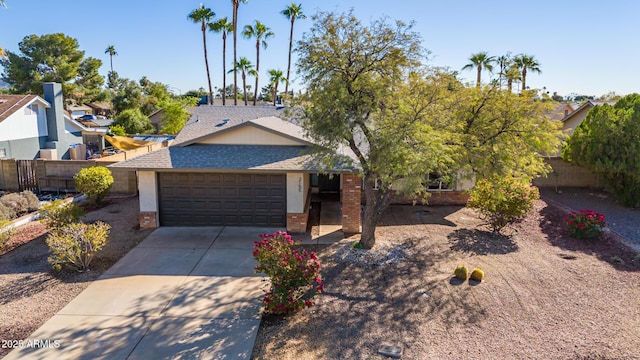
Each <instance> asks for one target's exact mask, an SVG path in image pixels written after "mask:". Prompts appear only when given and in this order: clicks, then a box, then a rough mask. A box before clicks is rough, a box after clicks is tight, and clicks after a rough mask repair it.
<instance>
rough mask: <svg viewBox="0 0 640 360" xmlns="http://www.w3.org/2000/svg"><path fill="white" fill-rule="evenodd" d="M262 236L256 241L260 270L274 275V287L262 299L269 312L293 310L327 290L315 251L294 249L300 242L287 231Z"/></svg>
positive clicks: (305, 304) (305, 305) (271, 276)
mask: <svg viewBox="0 0 640 360" xmlns="http://www.w3.org/2000/svg"><path fill="white" fill-rule="evenodd" d="M260 237H261V238H262V240H260V241H256V242H255V244H254V245H253V257H255V259H256V260H257V261H258V263H259V264H258V265H256V272H260V273H264V274H267V276H269V278H270V279H271V289H269V291H267V292H266V293H265V297H264V298H263V299H262V302H263V303H264V308H265V312H267V313H272V314H291V313H294V312H296V311H298V310H301V309H303V308H305V307H308V306H311V305H313V301H312V300H313V298H314V297H315V296H316V295H318V294H319V293H321V292H322V291H323V290H324V284H323V283H322V277H321V276H320V263H319V262H318V258H317V257H316V254H315V252H311V253H309V252H307V250H302V251H300V250H298V249H294V246H296V245H299V242H294V241H293V240H291V236H290V235H289V234H287V233H286V232H281V231H278V232H276V233H275V234H263V235H260Z"/></svg>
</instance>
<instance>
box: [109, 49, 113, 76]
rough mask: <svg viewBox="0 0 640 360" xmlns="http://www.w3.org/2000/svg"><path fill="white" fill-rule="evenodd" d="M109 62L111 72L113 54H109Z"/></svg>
mask: <svg viewBox="0 0 640 360" xmlns="http://www.w3.org/2000/svg"><path fill="white" fill-rule="evenodd" d="M109 64H110V65H111V73H113V54H111V53H110V54H109Z"/></svg>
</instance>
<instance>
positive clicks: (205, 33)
mask: <svg viewBox="0 0 640 360" xmlns="http://www.w3.org/2000/svg"><path fill="white" fill-rule="evenodd" d="M206 30H207V27H206V26H205V24H204V20H203V21H202V44H203V45H204V66H205V67H206V68H207V83H208V84H209V101H208V103H209V105H213V90H211V75H209V58H208V57H207V31H206Z"/></svg>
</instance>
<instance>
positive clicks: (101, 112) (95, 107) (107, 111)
mask: <svg viewBox="0 0 640 360" xmlns="http://www.w3.org/2000/svg"><path fill="white" fill-rule="evenodd" d="M85 105H86V106H88V107H89V108H90V109H91V111H92V114H94V115H96V116H104V117H109V116H111V105H110V104H109V103H107V102H100V103H88V104H85Z"/></svg>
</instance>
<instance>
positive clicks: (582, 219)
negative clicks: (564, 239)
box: [564, 210, 607, 239]
mask: <svg viewBox="0 0 640 360" xmlns="http://www.w3.org/2000/svg"><path fill="white" fill-rule="evenodd" d="M564 221H565V222H566V223H567V227H568V229H569V235H570V236H571V237H572V238H575V239H583V238H592V237H598V236H600V234H602V230H603V229H604V227H605V226H606V225H607V223H606V222H605V219H604V215H603V214H600V213H597V212H595V211H593V210H580V211H579V212H572V213H570V214H569V215H567V216H565V218H564Z"/></svg>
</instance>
